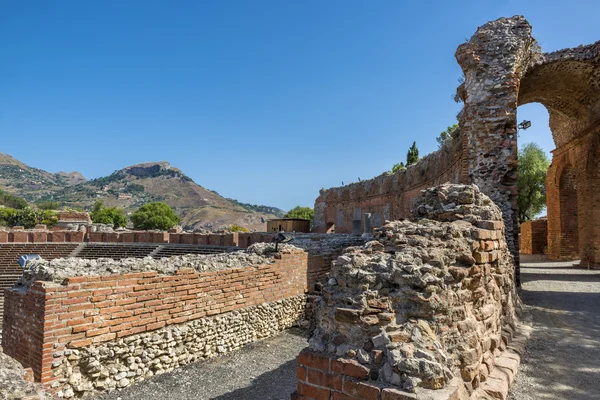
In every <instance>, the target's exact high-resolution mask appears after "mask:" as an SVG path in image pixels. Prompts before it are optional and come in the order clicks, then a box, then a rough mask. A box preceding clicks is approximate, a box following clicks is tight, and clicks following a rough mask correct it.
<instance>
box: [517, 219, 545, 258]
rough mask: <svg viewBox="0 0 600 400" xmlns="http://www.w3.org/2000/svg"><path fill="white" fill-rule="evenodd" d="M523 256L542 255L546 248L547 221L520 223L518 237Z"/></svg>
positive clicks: (537, 220) (538, 220)
mask: <svg viewBox="0 0 600 400" xmlns="http://www.w3.org/2000/svg"><path fill="white" fill-rule="evenodd" d="M519 240H520V246H519V248H520V250H521V253H523V254H544V253H545V252H546V251H547V248H548V220H547V219H546V218H542V219H536V220H533V221H526V222H523V223H521V232H520V235H519Z"/></svg>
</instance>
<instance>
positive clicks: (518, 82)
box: [315, 16, 600, 282]
mask: <svg viewBox="0 0 600 400" xmlns="http://www.w3.org/2000/svg"><path fill="white" fill-rule="evenodd" d="M456 59H457V61H458V63H459V65H460V66H461V68H462V70H463V73H464V76H465V81H464V83H463V84H461V85H460V87H459V88H458V90H457V98H458V99H460V100H461V101H462V102H463V103H464V107H463V109H462V111H461V112H460V113H459V116H458V121H459V129H458V132H457V133H456V134H455V135H454V137H453V138H452V139H451V140H450V141H448V142H449V143H446V144H445V145H444V147H443V148H442V149H441V150H439V151H437V152H435V153H432V154H430V155H429V156H427V157H425V158H423V159H422V160H420V161H419V162H418V163H417V164H415V165H413V166H410V167H408V168H407V169H405V170H401V171H398V172H396V173H395V174H387V173H386V174H383V175H382V176H379V177H376V178H373V179H370V180H367V181H362V182H359V183H355V184H351V185H348V186H344V187H339V188H332V189H328V190H323V191H322V192H321V194H320V196H319V197H318V198H317V199H316V201H315V228H316V229H317V230H319V231H327V230H328V229H331V228H332V227H335V231H336V232H350V231H351V229H352V226H353V221H360V220H361V217H362V216H363V215H364V214H365V213H370V214H372V215H373V225H374V226H376V227H377V226H382V225H383V224H384V222H385V221H386V220H390V221H391V220H396V219H400V218H406V217H407V216H408V214H409V210H410V208H411V207H410V206H411V203H412V202H413V201H414V199H415V198H416V196H418V192H419V190H420V189H424V188H426V187H428V186H433V185H435V184H440V183H444V182H453V183H463V184H471V183H473V184H476V185H477V186H478V187H479V188H480V189H481V191H482V192H483V193H485V194H487V195H488V196H489V197H490V198H491V199H492V200H493V201H494V202H495V203H496V204H497V205H498V206H499V207H500V209H501V210H502V213H503V215H504V221H505V227H506V228H505V229H506V241H507V244H508V246H509V248H510V249H511V252H512V253H513V256H514V257H515V259H516V261H517V263H518V253H519V251H518V250H519V224H518V222H519V221H518V217H517V216H518V212H517V136H518V135H517V133H518V128H517V125H518V122H517V107H518V106H519V105H522V104H527V103H532V102H538V103H541V104H543V105H544V106H545V107H546V108H547V109H548V112H549V115H550V130H551V131H552V137H553V139H554V143H555V145H556V149H555V150H554V151H553V156H552V164H551V166H550V169H549V171H548V175H547V178H546V190H547V209H548V252H549V256H551V257H552V258H557V259H569V258H570V259H574V258H581V259H582V260H587V261H588V262H589V263H590V264H592V265H594V264H595V265H600V190H598V187H600V157H599V155H600V154H599V152H600V124H598V120H599V119H600V42H596V43H594V44H591V45H587V46H579V47H576V48H573V49H565V50H560V51H556V52H552V53H543V52H542V50H541V48H540V47H539V45H538V44H537V42H536V41H535V39H534V38H533V36H532V28H531V26H530V25H529V23H528V22H527V21H526V20H525V18H523V17H521V16H515V17H512V18H500V19H498V20H496V21H492V22H488V23H487V24H485V25H483V26H481V27H480V28H479V29H477V32H476V33H475V34H474V35H473V36H472V37H471V39H470V40H469V41H468V42H466V43H464V44H462V45H460V46H459V47H458V50H457V51H456ZM516 278H517V282H518V279H519V277H518V270H517V277H516Z"/></svg>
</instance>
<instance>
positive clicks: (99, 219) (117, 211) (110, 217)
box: [90, 200, 127, 228]
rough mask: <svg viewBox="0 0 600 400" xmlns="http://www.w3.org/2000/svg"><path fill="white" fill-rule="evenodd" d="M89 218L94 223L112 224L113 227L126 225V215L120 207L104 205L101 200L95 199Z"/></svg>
mask: <svg viewBox="0 0 600 400" xmlns="http://www.w3.org/2000/svg"><path fill="white" fill-rule="evenodd" d="M90 218H91V219H92V221H93V222H94V223H97V224H107V225H112V226H113V227H114V228H120V227H122V226H125V225H127V216H125V212H124V211H123V209H122V208H119V207H104V203H103V202H102V201H101V200H96V202H95V203H94V207H92V212H91V213H90Z"/></svg>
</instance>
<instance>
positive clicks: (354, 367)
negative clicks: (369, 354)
mask: <svg viewBox="0 0 600 400" xmlns="http://www.w3.org/2000/svg"><path fill="white" fill-rule="evenodd" d="M331 370H332V371H333V372H337V373H338V374H342V375H346V376H351V377H353V378H356V379H367V378H368V377H369V369H368V368H367V367H365V366H364V365H361V364H360V363H359V362H358V361H356V360H350V359H344V358H339V359H337V360H331Z"/></svg>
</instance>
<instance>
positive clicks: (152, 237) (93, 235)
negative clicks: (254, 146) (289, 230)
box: [0, 230, 273, 248]
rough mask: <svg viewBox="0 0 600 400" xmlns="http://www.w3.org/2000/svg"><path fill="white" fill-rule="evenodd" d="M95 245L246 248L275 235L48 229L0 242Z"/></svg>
mask: <svg viewBox="0 0 600 400" xmlns="http://www.w3.org/2000/svg"><path fill="white" fill-rule="evenodd" d="M86 237H87V238H88V240H89V241H90V242H94V243H175V244H197V245H211V246H239V247H243V248H246V247H248V246H249V245H251V244H253V243H270V242H271V241H272V240H273V234H268V233H241V232H232V233H211V234H206V233H170V232H150V231H128V232H110V233H107V232H87V233H85V232H79V231H64V230H63V231H58V230H55V231H48V230H11V231H0V243H47V242H60V243H62V242H77V243H82V242H84V240H85V238H86Z"/></svg>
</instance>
